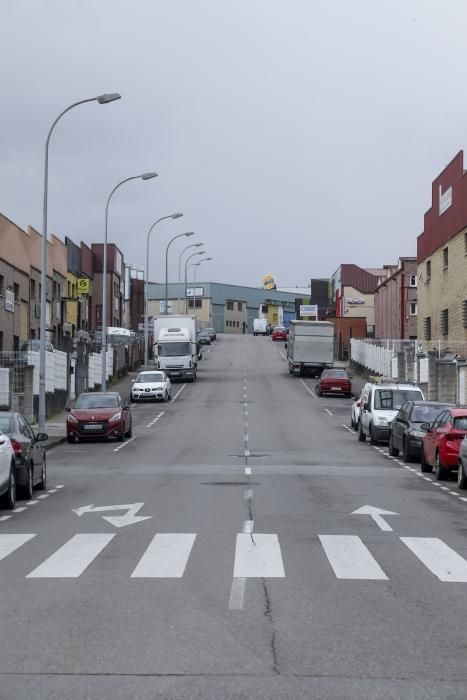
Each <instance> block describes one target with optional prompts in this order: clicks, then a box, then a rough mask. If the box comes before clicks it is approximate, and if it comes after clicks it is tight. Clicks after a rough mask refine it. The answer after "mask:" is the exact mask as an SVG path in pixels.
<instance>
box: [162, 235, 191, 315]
mask: <svg viewBox="0 0 467 700" xmlns="http://www.w3.org/2000/svg"><path fill="white" fill-rule="evenodd" d="M194 235H195V232H194V231H188V232H187V233H179V234H178V236H174V237H173V238H171V239H170V241H169V242H168V243H167V248H166V249H165V315H166V316H167V314H168V313H169V277H168V275H169V248H170V246H171V244H172V243H173V242H174V241H176V240H177V238H182V237H183V236H194Z"/></svg>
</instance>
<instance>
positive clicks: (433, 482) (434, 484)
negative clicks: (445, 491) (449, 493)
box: [431, 481, 443, 489]
mask: <svg viewBox="0 0 467 700" xmlns="http://www.w3.org/2000/svg"><path fill="white" fill-rule="evenodd" d="M431 483H432V484H433V486H437V487H438V488H440V489H441V488H443V487H442V486H441V484H438V482H437V481H432V482H431Z"/></svg>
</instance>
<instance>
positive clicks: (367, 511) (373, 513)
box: [350, 506, 399, 532]
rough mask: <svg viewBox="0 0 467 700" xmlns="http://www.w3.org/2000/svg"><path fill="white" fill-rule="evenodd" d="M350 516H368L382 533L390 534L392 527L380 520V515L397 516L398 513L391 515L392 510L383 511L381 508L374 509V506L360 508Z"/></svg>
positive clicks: (382, 519)
mask: <svg viewBox="0 0 467 700" xmlns="http://www.w3.org/2000/svg"><path fill="white" fill-rule="evenodd" d="M350 515H369V516H370V518H373V520H374V521H375V523H376V524H377V526H378V527H379V529H380V530H384V532H392V527H391V526H390V525H389V524H388V523H387V522H386V521H385V520H384V518H382V517H381V516H382V515H399V513H393V511H392V510H384V509H383V508H376V507H375V506H362V507H361V508H358V510H354V511H353V513H350Z"/></svg>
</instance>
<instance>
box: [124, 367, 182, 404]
mask: <svg viewBox="0 0 467 700" xmlns="http://www.w3.org/2000/svg"><path fill="white" fill-rule="evenodd" d="M171 398H172V384H171V383H170V379H169V378H168V376H167V375H166V373H165V372H161V371H146V372H140V373H139V374H138V376H137V377H136V379H134V380H133V385H132V387H131V400H132V401H151V400H152V401H170V399H171Z"/></svg>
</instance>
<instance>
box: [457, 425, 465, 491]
mask: <svg viewBox="0 0 467 700" xmlns="http://www.w3.org/2000/svg"><path fill="white" fill-rule="evenodd" d="M457 485H458V486H459V488H460V489H462V490H464V489H467V435H465V436H464V439H463V440H462V442H461V446H460V449H459V458H458V460H457Z"/></svg>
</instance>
